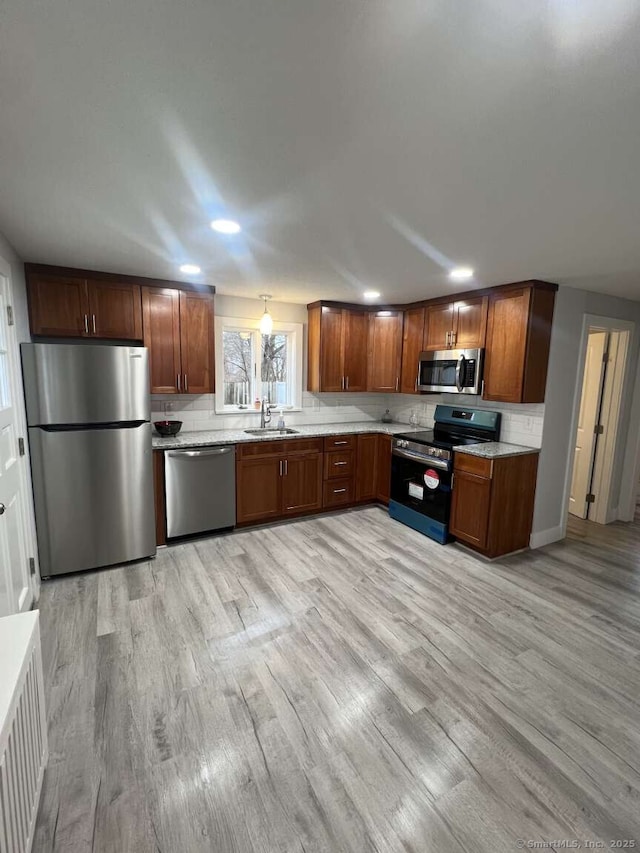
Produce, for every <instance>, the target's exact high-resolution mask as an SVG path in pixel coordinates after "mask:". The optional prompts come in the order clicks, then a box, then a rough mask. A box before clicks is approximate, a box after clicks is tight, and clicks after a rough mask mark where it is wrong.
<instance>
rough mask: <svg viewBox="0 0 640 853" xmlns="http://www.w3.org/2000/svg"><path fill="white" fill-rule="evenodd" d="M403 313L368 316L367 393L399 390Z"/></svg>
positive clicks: (381, 313)
mask: <svg viewBox="0 0 640 853" xmlns="http://www.w3.org/2000/svg"><path fill="white" fill-rule="evenodd" d="M402 319H403V318H402V311H376V312H375V313H374V314H371V315H370V316H369V369H368V374H367V390H369V391H383V392H385V393H388V392H390V391H399V390H400V369H401V365H402Z"/></svg>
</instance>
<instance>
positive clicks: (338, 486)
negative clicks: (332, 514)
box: [322, 480, 355, 507]
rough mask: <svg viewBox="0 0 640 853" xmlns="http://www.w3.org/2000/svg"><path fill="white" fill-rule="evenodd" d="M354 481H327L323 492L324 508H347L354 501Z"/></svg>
mask: <svg viewBox="0 0 640 853" xmlns="http://www.w3.org/2000/svg"><path fill="white" fill-rule="evenodd" d="M354 495H355V492H354V483H353V480H326V481H325V483H324V492H323V500H322V506H323V507H331V506H345V505H346V504H352V503H353V501H354Z"/></svg>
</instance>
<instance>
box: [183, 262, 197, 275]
mask: <svg viewBox="0 0 640 853" xmlns="http://www.w3.org/2000/svg"><path fill="white" fill-rule="evenodd" d="M180 272H183V273H184V274H185V275H200V273H201V272H202V270H201V269H200V267H199V266H198V265H197V264H182V266H181V267H180Z"/></svg>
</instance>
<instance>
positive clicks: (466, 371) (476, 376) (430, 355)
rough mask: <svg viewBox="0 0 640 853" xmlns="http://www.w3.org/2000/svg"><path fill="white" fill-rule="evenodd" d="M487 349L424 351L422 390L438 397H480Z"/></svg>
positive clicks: (420, 382)
mask: <svg viewBox="0 0 640 853" xmlns="http://www.w3.org/2000/svg"><path fill="white" fill-rule="evenodd" d="M482 363H483V350H481V349H469V350H464V349H460V350H436V351H435V352H421V353H420V360H419V362H418V390H419V391H431V392H435V393H438V394H443V393H444V394H479V393H480V389H481V382H482Z"/></svg>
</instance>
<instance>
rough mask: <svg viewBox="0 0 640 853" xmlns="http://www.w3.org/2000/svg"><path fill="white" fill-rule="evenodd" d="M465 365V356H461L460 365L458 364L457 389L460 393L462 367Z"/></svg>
mask: <svg viewBox="0 0 640 853" xmlns="http://www.w3.org/2000/svg"><path fill="white" fill-rule="evenodd" d="M463 365H464V356H463V355H461V356H460V358H459V359H458V363H457V364H456V388H457V389H458V391H462V379H461V377H462V367H463Z"/></svg>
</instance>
